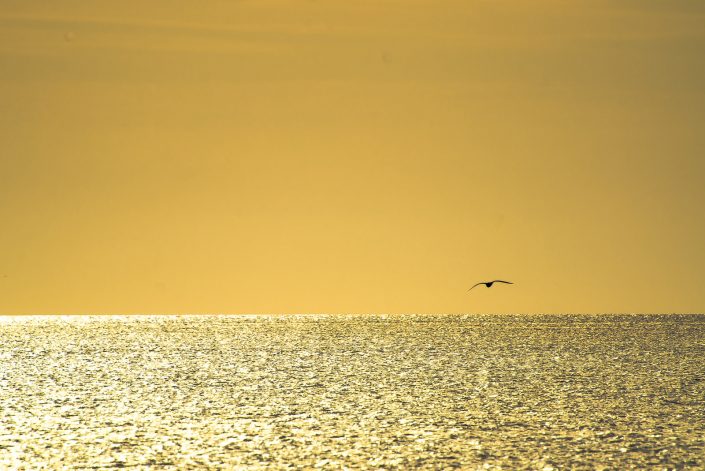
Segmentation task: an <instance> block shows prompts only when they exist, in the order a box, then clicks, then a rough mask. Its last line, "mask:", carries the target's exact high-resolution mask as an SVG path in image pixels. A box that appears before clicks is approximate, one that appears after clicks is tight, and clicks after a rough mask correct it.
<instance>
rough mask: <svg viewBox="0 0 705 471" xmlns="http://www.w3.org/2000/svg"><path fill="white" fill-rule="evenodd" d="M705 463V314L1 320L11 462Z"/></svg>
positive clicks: (7, 462)
mask: <svg viewBox="0 0 705 471" xmlns="http://www.w3.org/2000/svg"><path fill="white" fill-rule="evenodd" d="M111 468H130V469H151V470H154V469H314V468H321V469H469V470H495V469H537V470H546V471H549V470H559V469H615V470H623V469H658V470H670V469H705V315H702V314H693V315H675V314H664V315H640V314H626V315H616V314H601V315H382V314H375V315H362V314H361V315H337V314H326V315H180V316H152V315H149V316H147V315H144V316H143V315H140V316H4V317H0V469H13V470H14V469H18V470H23V469H27V470H35V469H111Z"/></svg>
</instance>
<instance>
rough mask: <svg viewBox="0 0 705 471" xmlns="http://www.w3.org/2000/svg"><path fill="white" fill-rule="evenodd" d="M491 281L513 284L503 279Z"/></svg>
mask: <svg viewBox="0 0 705 471" xmlns="http://www.w3.org/2000/svg"><path fill="white" fill-rule="evenodd" d="M492 283H506V284H508V285H513V284H514V283H512V282H511V281H504V280H494V281H493V282H492Z"/></svg>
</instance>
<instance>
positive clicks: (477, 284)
mask: <svg viewBox="0 0 705 471" xmlns="http://www.w3.org/2000/svg"><path fill="white" fill-rule="evenodd" d="M477 285H484V283H482V282H480V283H475V284H474V285H472V288H474V287H475V286H477ZM472 288H470V289H472ZM470 289H469V290H468V291H470Z"/></svg>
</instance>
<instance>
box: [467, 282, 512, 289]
mask: <svg viewBox="0 0 705 471" xmlns="http://www.w3.org/2000/svg"><path fill="white" fill-rule="evenodd" d="M495 283H506V284H508V285H513V284H514V283H512V282H511V281H504V280H492V281H481V282H479V283H475V284H474V285H473V286H472V288H474V287H475V286H478V285H485V286H486V287H488V288H491V287H492V285H493V284H495ZM472 288H470V289H472ZM470 289H469V290H468V291H470Z"/></svg>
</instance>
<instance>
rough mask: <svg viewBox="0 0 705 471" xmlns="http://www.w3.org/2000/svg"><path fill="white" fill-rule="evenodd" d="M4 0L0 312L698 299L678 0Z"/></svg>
mask: <svg viewBox="0 0 705 471" xmlns="http://www.w3.org/2000/svg"><path fill="white" fill-rule="evenodd" d="M1 2H2V8H1V9H0V110H2V111H0V142H1V143H2V150H1V151H0V221H2V225H1V227H0V313H5V314H51V313H56V314H74V313H75V314H78V313H81V314H87V313H96V314H97V313H110V314H118V313H124V314H131V313H307V312H311V313H410V312H424V313H428V312H432V313H504V312H507V313H561V312H563V313H564V312H595V313H608V312H667V313H670V312H704V311H705V289H704V288H705V286H703V280H704V279H705V245H703V240H705V217H703V202H705V155H703V149H705V87H703V84H704V83H705V3H703V2H701V1H699V0H697V1H696V0H677V1H674V0H668V1H667V0H638V1H637V0H591V1H582V0H570V1H568V0H565V1H563V0H535V1H531V2H528V1H525V0H497V1H489V0H464V1H459V0H433V1H431V0H428V1H426V0H404V1H401V0H375V1H371V0H358V1H350V0H347V1H342V0H326V1H324V0H308V1H299V0H296V1H295V0H258V1H248V0H241V1H236V0H231V1H213V0H207V1H199V2H196V1H180V2H174V1H163V0H155V1H151V2H107V1H95V2H85V1H52V2H48V1H36V2H26V1H14V0H1ZM495 278H500V279H504V280H510V281H513V282H514V283H515V284H514V285H495V286H494V287H493V288H491V289H486V288H484V287H483V286H480V287H478V288H475V289H474V290H473V291H472V292H468V291H467V289H468V288H469V287H470V286H472V285H473V284H475V283H477V282H478V281H485V280H491V279H495Z"/></svg>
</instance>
